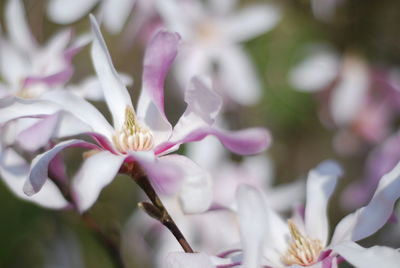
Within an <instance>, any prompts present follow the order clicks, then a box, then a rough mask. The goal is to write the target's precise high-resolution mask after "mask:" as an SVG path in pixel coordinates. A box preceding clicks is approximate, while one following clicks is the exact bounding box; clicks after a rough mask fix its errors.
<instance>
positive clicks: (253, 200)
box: [236, 185, 268, 268]
mask: <svg viewBox="0 0 400 268" xmlns="http://www.w3.org/2000/svg"><path fill="white" fill-rule="evenodd" d="M236 198H237V206H238V217H239V227H240V238H241V243H242V247H243V261H242V265H243V267H244V268H259V267H261V260H262V253H263V246H264V240H265V238H266V233H267V230H266V229H267V228H268V226H267V225H266V222H267V208H266V205H265V201H264V199H263V196H262V195H261V193H260V192H259V191H258V190H256V189H255V188H253V187H251V186H247V185H243V186H241V187H240V188H239V189H238V190H237V192H236ZM267 239H268V238H267Z"/></svg>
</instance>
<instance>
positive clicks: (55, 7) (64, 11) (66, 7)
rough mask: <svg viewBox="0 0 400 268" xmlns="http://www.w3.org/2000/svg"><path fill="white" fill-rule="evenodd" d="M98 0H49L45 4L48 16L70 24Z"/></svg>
mask: <svg viewBox="0 0 400 268" xmlns="http://www.w3.org/2000/svg"><path fill="white" fill-rule="evenodd" d="M97 2H98V0H85V1H81V0H51V1H49V3H48V5H47V15H48V16H49V18H50V19H51V20H52V21H54V22H56V23H60V24H70V23H72V22H75V21H77V20H79V19H80V18H82V17H83V16H84V15H85V14H87V13H88V12H89V11H90V10H91V9H92V8H93V7H94V5H95V4H96V3H97Z"/></svg>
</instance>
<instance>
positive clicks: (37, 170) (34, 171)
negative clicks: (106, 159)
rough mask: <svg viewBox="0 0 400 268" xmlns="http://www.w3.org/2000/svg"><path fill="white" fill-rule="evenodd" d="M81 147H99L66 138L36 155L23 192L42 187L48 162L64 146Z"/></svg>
mask: <svg viewBox="0 0 400 268" xmlns="http://www.w3.org/2000/svg"><path fill="white" fill-rule="evenodd" d="M71 147H81V148H88V149H98V150H99V149H100V148H99V147H98V146H96V145H94V144H92V143H88V142H86V141H83V140H68V141H64V142H61V143H59V144H57V145H56V146H55V147H53V148H52V149H51V150H48V151H46V152H44V153H42V154H40V155H38V156H36V157H35V158H34V159H33V161H32V164H31V169H30V171H29V177H28V179H27V181H26V182H25V184H24V187H23V190H24V192H25V194H27V195H28V196H31V195H33V194H35V193H37V192H38V191H40V189H41V188H42V186H43V184H44V183H45V182H46V180H47V179H49V178H48V172H49V165H50V162H51V161H52V160H53V159H54V157H56V155H57V154H58V153H60V152H61V151H62V150H64V149H66V148H71Z"/></svg>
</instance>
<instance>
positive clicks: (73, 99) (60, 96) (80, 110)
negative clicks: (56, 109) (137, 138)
mask: <svg viewBox="0 0 400 268" xmlns="http://www.w3.org/2000/svg"><path fill="white" fill-rule="evenodd" d="M41 98H42V99H44V100H49V101H51V102H52V103H56V104H58V105H60V106H61V108H63V109H64V110H66V111H68V112H69V113H71V114H72V115H73V116H75V117H76V118H77V119H79V120H81V121H82V122H84V123H85V124H87V125H89V126H90V127H91V128H92V131H94V132H97V133H99V134H101V135H103V136H105V137H107V138H108V139H109V140H111V136H112V135H113V133H114V130H113V128H112V127H111V125H110V124H109V123H108V122H107V120H106V119H105V118H104V116H103V115H102V114H101V113H100V112H99V111H98V110H97V109H96V108H95V107H94V106H93V105H92V104H91V103H89V102H87V101H85V100H84V99H82V98H80V97H78V96H76V95H74V94H72V93H70V92H67V91H63V90H53V91H51V92H49V93H46V94H44V95H42V97H41Z"/></svg>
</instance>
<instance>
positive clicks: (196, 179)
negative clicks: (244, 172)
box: [160, 154, 213, 213]
mask: <svg viewBox="0 0 400 268" xmlns="http://www.w3.org/2000/svg"><path fill="white" fill-rule="evenodd" d="M160 161H162V162H164V163H169V164H173V165H176V166H179V167H180V168H181V169H182V171H183V181H182V186H181V190H180V193H179V199H180V203H181V206H182V209H183V211H184V212H185V213H201V212H204V211H206V210H207V209H208V208H209V207H210V205H211V201H212V196H213V192H212V181H211V176H210V174H209V173H208V172H207V171H206V170H204V169H203V168H201V167H200V166H198V165H197V164H196V163H194V162H193V161H192V160H190V159H189V158H187V157H185V156H182V155H177V154H175V155H167V156H163V157H160Z"/></svg>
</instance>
